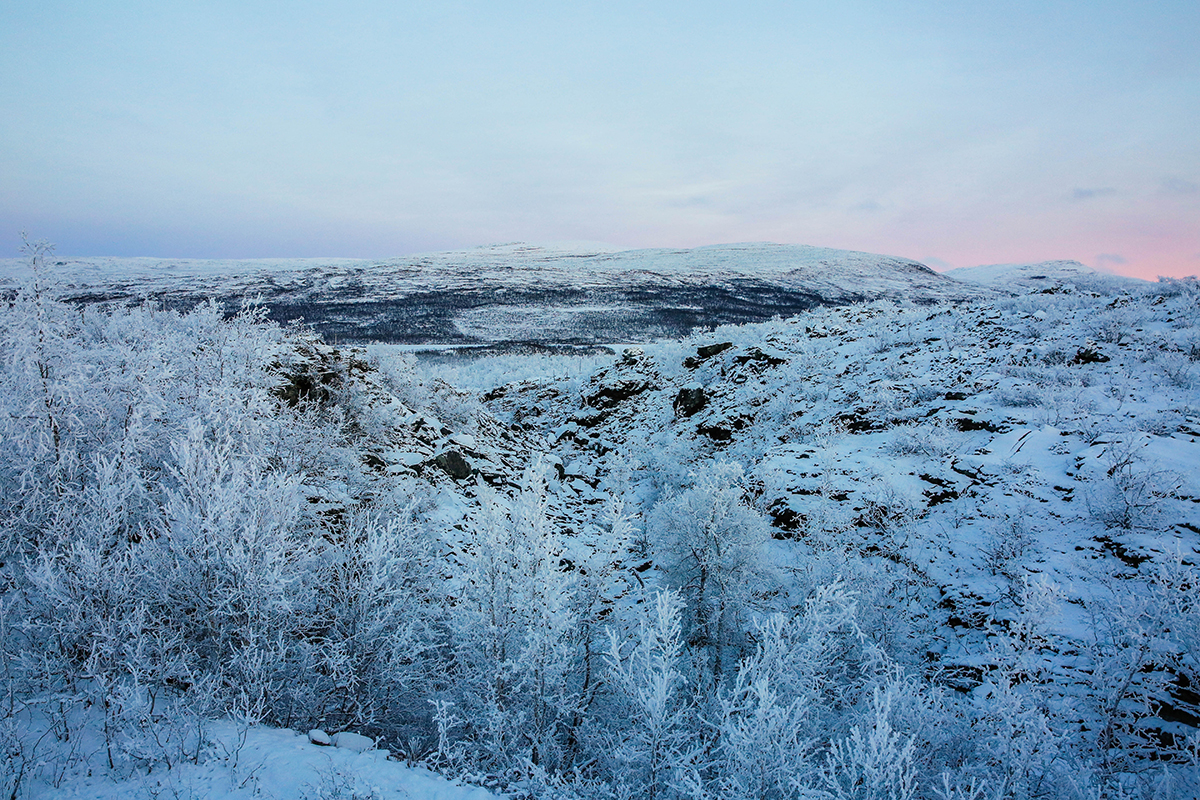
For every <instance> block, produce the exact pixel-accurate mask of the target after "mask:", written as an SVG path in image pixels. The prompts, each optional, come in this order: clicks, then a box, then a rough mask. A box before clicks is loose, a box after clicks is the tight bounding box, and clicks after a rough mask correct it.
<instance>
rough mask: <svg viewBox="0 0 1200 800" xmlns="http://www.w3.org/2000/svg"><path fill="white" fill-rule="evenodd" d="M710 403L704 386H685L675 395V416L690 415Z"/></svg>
mask: <svg viewBox="0 0 1200 800" xmlns="http://www.w3.org/2000/svg"><path fill="white" fill-rule="evenodd" d="M707 403H708V396H707V395H705V394H704V387H702V386H685V387H683V388H682V389H680V390H679V394H677V395H675V403H674V408H675V416H677V417H690V416H692V415H693V414H695V413H696V412H698V411H700V410H701V409H702V408H704V406H705V405H706V404H707Z"/></svg>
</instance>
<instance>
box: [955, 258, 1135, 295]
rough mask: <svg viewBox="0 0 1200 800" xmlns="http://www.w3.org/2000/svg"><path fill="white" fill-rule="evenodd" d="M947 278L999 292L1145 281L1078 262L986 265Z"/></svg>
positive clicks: (1116, 286)
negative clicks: (995, 289)
mask: <svg viewBox="0 0 1200 800" xmlns="http://www.w3.org/2000/svg"><path fill="white" fill-rule="evenodd" d="M944 274H945V275H946V276H947V277H950V278H953V279H955V280H958V281H966V282H968V283H977V284H983V285H985V286H992V287H995V288H998V289H1004V288H1009V289H1034V288H1039V287H1043V288H1045V287H1050V286H1053V285H1056V284H1058V285H1062V284H1070V285H1074V286H1078V287H1080V288H1085V289H1103V290H1116V291H1120V290H1122V289H1128V288H1132V287H1134V286H1138V285H1142V286H1144V285H1145V284H1146V281H1143V280H1139V279H1137V278H1129V277H1126V276H1124V275H1113V274H1110V273H1107V272H1100V271H1098V270H1094V269H1092V268H1091V267H1089V266H1086V265H1084V264H1080V263H1079V262H1078V261H1040V262H1038V263H1035V264H987V265H984V266H979V267H960V268H958V269H952V270H947V271H946V272H945V273H944Z"/></svg>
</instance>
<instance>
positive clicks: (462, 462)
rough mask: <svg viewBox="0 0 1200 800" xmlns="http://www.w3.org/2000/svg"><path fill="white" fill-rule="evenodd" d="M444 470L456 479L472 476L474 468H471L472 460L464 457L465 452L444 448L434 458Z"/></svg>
mask: <svg viewBox="0 0 1200 800" xmlns="http://www.w3.org/2000/svg"><path fill="white" fill-rule="evenodd" d="M434 461H435V462H436V463H437V465H438V466H439V467H441V468H442V470H443V471H444V472H445V473H446V474H447V475H449V476H450V477H451V478H453V479H454V480H456V481H461V480H465V479H466V478H469V477H471V474H472V473H473V472H474V470H473V469H472V468H471V462H469V461H467V459H466V458H464V457H463V454H462V453H460V452H458V451H457V450H443V451H442V452H441V453H438V455H437V457H436V458H434Z"/></svg>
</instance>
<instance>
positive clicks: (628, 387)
mask: <svg viewBox="0 0 1200 800" xmlns="http://www.w3.org/2000/svg"><path fill="white" fill-rule="evenodd" d="M649 388H650V381H648V380H646V379H644V378H618V379H616V380H610V381H606V382H605V383H602V384H600V386H599V387H598V388H597V389H596V390H595V391H594V392H592V393H591V394H590V395H588V396H587V398H586V400H585V402H586V403H587V404H588V405H589V406H591V407H592V408H613V407H614V406H616V405H619V404H620V403H622V402H624V401H625V400H628V399H629V398H631V397H633V396H634V395H638V394H641V393H642V392H644V391H646V390H647V389H649Z"/></svg>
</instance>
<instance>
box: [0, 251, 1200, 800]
mask: <svg viewBox="0 0 1200 800" xmlns="http://www.w3.org/2000/svg"><path fill="white" fill-rule="evenodd" d="M510 249H511V248H510ZM770 249H771V248H769V247H766V246H748V251H747V252H750V253H752V254H755V259H756V263H757V264H759V265H761V263H762V262H763V261H764V259H766V255H765V254H767V253H768V251H770ZM791 252H792V256H796V251H795V249H792V251H791ZM696 253H701V256H702V257H701V256H697V255H696ZM733 253H734V249H733V248H716V249H714V250H713V252H710V253H704V252H702V251H689V253H685V254H682V255H680V254H659V255H658V256H655V257H654V258H650V257H649V256H644V255H643V256H641V257H640V258H641V261H640V262H639V263H643V264H645V263H650V262H653V261H654V259H660V260H661V263H659V267H658V271H656V272H655V273H654V275H655V277H654V280H655V281H657V282H658V284H656V285H663V284H665V283H669V282H670V281H676V283H678V284H684V283H686V282H687V280H688V279H687V278H686V277H685V276H684V275H683V274H676V273H677V272H678V273H683V272H686V269H685V266H683V265H685V264H686V263H690V262H689V259H690V260H692V261H695V260H696V259H697V258H700V259H701V260H704V259H707V261H706V262H705V263H707V264H708V267H706V268H705V269H708V272H707V273H705V274H704V278H703V286H704V287H707V288H705V289H704V292H708V291H710V290H711V289H712V287H713V286H719V285H721V284H720V281H721V280H724V281H725V283H727V284H730V285H733V284H732V283H731V282H732V281H734V280H735V278H734V277H729V276H731V275H734V276H736V275H740V274H743V273H744V272H745V271H747V270H749V267H748V266H746V265H745V264H744V263H743V264H742V266H740V267H737V266H730V265H728V264H726V261H727V260H729V259H733V260H737V258H741V256H737V257H736V258H735V256H734V255H733ZM780 253H783V251H782V250H781V251H780ZM510 255H511V257H512V258H513V259H518V258H519V259H526V258H528V257H529V255H528V254H526V255H521V256H516V255H512V254H511V253H510ZM743 255H744V253H743ZM784 255H786V254H784ZM784 255H780V258H779V260H778V269H777V270H776V272H775V274H774V277H773V278H772V279H771V280H773V281H776V282H777V283H780V284H781V283H782V282H784V281H785V280H789V278H787V275H788V274H790V273H791V271H793V270H796V269H799V270H800V272H799V273H798V275H799V277H796V280H797V281H798V282H800V283H804V282H808V283H804V285H806V286H811V285H812V283H811V282H812V281H820V280H826V281H827V283H826V284H824V285H825V287H826V288H825V289H823V290H822V291H828V292H829V295H828V297H827V298H826V299H827V300H831V299H832V298H833V293H834V292H835V291H839V292H840V291H843V290H845V291H849V288H848V286H844V285H843V284H842V283H837V282H838V281H842V282H843V283H846V282H848V281H849V279H848V278H846V276H847V275H850V274H857V276H858V279H859V280H861V281H863V282H865V283H866V284H867V285H870V286H874V287H875V288H877V289H879V290H880V291H885V290H889V289H888V287H887V286H885V285H884V282H885V278H887V276H891V278H895V279H896V280H900V284H898V285H900V286H903V287H907V288H906V291H907V290H908V289H912V287H913V286H926V287H927V289H928V292H929V293H928V294H921V292H920V291H917V292H915V294H914V295H913V296H911V297H908V296H903V295H901V296H899V297H896V298H885V299H870V300H867V301H865V302H855V303H849V302H845V301H847V300H849V299H852V298H851V297H850V296H849V295H847V296H845V297H841V299H840V300H839V301H838V302H839V303H842V304H840V305H820V306H817V307H811V308H806V309H805V310H803V311H802V312H801V313H797V314H794V315H791V316H787V317H782V316H781V317H779V318H776V319H770V320H767V321H761V322H755V323H751V324H737V325H718V326H715V327H714V328H712V329H706V330H701V331H696V332H694V333H692V334H691V335H689V336H687V337H685V338H680V339H663V340H659V341H655V342H647V343H644V344H642V345H640V346H637V347H628V348H625V349H624V352H622V353H621V354H619V355H615V356H613V357H611V358H605V357H603V356H601V355H598V354H596V353H592V354H589V355H587V356H586V357H580V356H571V357H566V356H556V355H530V356H522V357H516V356H507V357H504V358H498V359H492V360H489V359H475V360H471V361H466V362H463V363H459V364H447V363H446V362H437V361H433V360H428V361H424V362H419V361H417V360H416V359H415V358H413V356H412V355H411V354H410V353H407V352H405V351H404V350H403V349H401V348H396V347H394V346H383V345H379V346H375V347H372V348H370V349H368V350H365V351H364V350H359V349H356V348H353V347H346V346H336V345H334V344H331V343H327V342H322V341H320V340H318V339H317V338H316V337H314V336H313V335H311V334H308V333H304V332H299V331H289V330H282V329H280V328H278V327H275V326H272V325H269V324H267V323H266V322H264V321H263V319H262V318H261V316H258V315H257V314H256V312H254V311H253V310H250V311H247V312H245V313H242V314H240V315H238V316H236V317H234V318H232V319H224V318H223V316H222V314H221V313H220V311H219V310H218V309H217V308H216V307H215V306H212V305H203V306H201V307H199V308H198V309H196V310H194V311H191V312H190V313H188V314H185V315H180V314H177V313H175V312H173V311H170V310H163V309H162V308H161V307H158V306H156V305H154V304H149V305H146V306H141V307H137V308H110V309H108V310H104V309H103V308H100V307H94V306H85V307H83V308H82V309H81V308H79V307H78V306H70V305H67V304H63V303H59V302H56V301H54V300H53V299H52V298H51V297H49V296H48V295H47V294H45V293H36V292H35V293H29V292H25V293H22V294H19V295H18V296H17V297H16V298H15V301H14V302H13V303H11V304H9V305H7V306H3V307H0V312H2V313H0V347H2V348H3V358H2V359H0V364H2V365H3V370H2V371H0V381H2V384H0V389H2V391H0V412H2V413H0V425H2V426H3V427H2V430H3V437H2V438H0V447H2V448H3V451H2V453H0V456H2V457H0V486H2V487H3V491H2V492H0V512H2V516H0V523H2V524H0V545H2V546H3V548H4V549H3V552H2V553H0V562H2V563H0V578H2V582H0V647H2V648H3V652H2V653H0V655H2V656H3V663H4V664H5V671H4V672H3V673H0V682H2V683H0V686H2V688H3V690H4V692H5V697H6V698H7V703H6V704H5V705H4V706H3V707H0V745H2V746H0V759H3V760H2V761H0V764H2V765H3V768H4V771H3V773H2V774H0V776H2V777H3V779H4V783H2V784H0V786H2V787H3V789H4V790H5V791H6V792H11V793H13V794H15V795H16V796H18V797H20V796H72V795H74V796H81V797H82V796H95V797H104V796H129V797H137V798H152V797H159V796H165V795H167V794H173V795H179V796H184V795H186V794H188V793H191V794H192V795H193V796H206V795H216V796H222V795H221V793H224V796H232V797H236V796H248V795H252V794H253V793H255V792H258V793H259V794H261V795H267V794H268V793H275V794H277V795H279V796H284V795H288V794H289V793H290V794H291V795H293V796H295V794H296V793H297V792H299V793H301V794H300V796H304V795H307V796H309V797H312V798H317V797H322V798H326V797H338V796H349V797H356V796H358V797H389V796H396V795H399V794H401V793H402V792H408V793H410V794H411V795H413V796H422V795H423V794H424V793H430V794H431V795H432V796H438V793H441V795H443V796H446V797H458V796H459V795H460V794H462V793H464V792H467V791H469V790H468V789H465V788H463V787H461V786H454V785H451V784H449V783H446V782H438V781H436V780H435V779H434V778H433V777H432V776H429V775H428V774H427V773H421V772H419V771H417V772H414V771H412V770H409V769H408V767H407V766H402V765H400V764H398V763H395V762H398V761H406V762H409V763H410V764H414V765H424V766H425V767H428V768H432V769H436V770H438V771H440V772H442V773H443V774H444V775H446V776H448V777H451V778H457V779H461V780H464V781H466V782H468V783H474V784H479V785H482V786H487V787H489V788H492V789H497V790H501V791H505V792H507V793H509V794H510V795H513V796H515V797H525V796H529V797H547V798H551V797H553V798H560V797H562V798H568V797H572V798H573V797H578V798H617V797H635V796H649V795H654V796H656V797H661V798H685V797H704V796H707V797H731V798H749V797H771V798H797V799H798V798H801V797H803V798H807V799H810V800H811V798H820V799H821V800H843V798H850V797H863V796H867V797H889V798H891V797H894V798H905V800H916V798H931V799H932V798H939V800H950V798H954V800H968V798H969V800H980V798H988V799H989V800H991V799H992V798H996V799H997V800H998V798H1001V797H1014V798H1022V800H1025V799H1026V798H1036V797H1064V798H1078V799H1079V800H1083V798H1095V797H1108V796H1111V797H1139V798H1146V800H1149V798H1162V799H1165V798H1173V799H1174V800H1182V799H1184V798H1192V797H1195V796H1196V791H1197V787H1200V732H1198V724H1200V697H1198V695H1197V687H1198V686H1200V595H1198V594H1197V592H1196V586H1197V585H1200V563H1198V562H1200V484H1198V483H1197V478H1196V476H1197V475H1200V445H1198V443H1197V441H1196V439H1197V437H1198V436H1200V329H1198V328H1197V321H1198V320H1200V287H1198V285H1197V283H1196V282H1195V281H1194V280H1184V281H1165V282H1160V283H1158V284H1146V283H1124V284H1120V285H1118V284H1115V283H1107V284H1105V283H1087V282H1086V281H1087V280H1088V276H1087V275H1086V274H1081V273H1079V272H1077V271H1075V268H1074V267H1070V265H1067V266H1066V267H1063V268H1062V269H1061V270H1059V271H1058V272H1054V271H1053V270H1051V269H1048V268H1046V267H1045V265H1041V267H1040V269H1037V270H1032V271H1031V270H1030V269H1028V268H1021V267H1018V268H1006V270H1007V271H1002V270H993V272H992V274H991V276H990V279H991V280H995V281H999V282H1001V284H1002V289H1001V288H987V287H982V288H978V287H977V288H974V289H967V290H966V291H965V293H964V292H963V291H961V290H960V289H959V288H956V287H961V286H968V284H961V283H960V284H954V283H951V282H950V279H948V278H943V277H940V276H936V275H932V276H931V275H930V274H927V272H926V271H925V270H924V268H922V267H919V266H916V265H908V266H905V265H903V264H897V265H893V266H891V267H887V268H886V269H885V268H882V267H880V264H879V262H878V260H877V259H878V257H864V261H863V263H862V264H860V265H859V266H858V267H855V266H854V263H853V259H849V260H848V261H846V262H844V263H842V266H841V267H838V268H837V269H832V268H831V267H830V266H829V264H827V263H825V262H823V261H822V260H821V259H822V258H824V256H821V257H818V256H815V255H813V254H811V253H810V255H812V258H811V259H810V260H809V262H805V263H807V264H808V266H804V267H803V268H802V269H801V268H798V267H796V264H797V263H799V262H797V261H796V259H795V258H791V260H789V258H790V257H789V258H785V257H784ZM801 255H803V254H801ZM490 257H491V256H487V255H486V254H485V255H483V256H480V258H481V259H485V258H490ZM506 257H508V256H506ZM621 257H622V254H619V253H617V254H601V253H598V252H592V251H587V252H584V253H582V254H581V258H584V259H604V258H611V259H619V258H621ZM564 258H565V257H564V256H562V254H561V253H559V254H557V255H554V256H553V257H550V256H548V257H547V259H548V261H547V264H548V265H549V266H545V267H544V269H545V271H546V273H547V274H548V275H551V276H553V280H559V281H562V280H565V278H564V277H563V275H564V274H565V272H566V271H568V270H567V267H566V266H565V263H564V261H563V259H564ZM630 258H632V257H630ZM451 260H453V259H451ZM785 262H786V264H785ZM598 263H599V262H598ZM672 265H674V266H672ZM786 265H790V266H787V268H786V269H785V268H784V267H785V266H786ZM455 269H458V268H457V267H455ZM480 269H482V268H481V267H479V266H478V265H476V266H475V267H472V269H470V270H468V269H466V268H463V271H462V274H463V276H464V278H463V280H467V277H466V276H467V274H468V273H471V274H475V275H478V274H480ZM614 269H616V268H614ZM831 269H832V271H830V270H831ZM855 269H858V270H859V272H858V273H854V270H855ZM472 270H473V272H472ZM737 270H742V271H743V272H742V273H739V272H737ZM518 271H520V270H518ZM501 272H502V271H501ZM600 272H601V270H600V269H599V268H597V267H595V265H593V266H592V267H590V268H589V269H588V270H587V271H585V273H584V274H585V275H588V276H591V277H589V278H588V281H590V282H592V283H596V284H599V283H602V280H601V277H597V276H598V275H599V274H600ZM627 272H628V270H616V271H615V272H614V273H613V275H612V276H610V278H612V280H614V281H617V280H618V277H614V276H624V277H621V278H620V279H621V280H624V279H626V278H628V279H629V280H641V278H637V277H632V278H631V277H629V276H628V275H627V274H626V273H627ZM1023 272H1027V273H1030V274H1028V275H1026V279H1027V281H1028V286H1027V287H1026V286H1025V285H1023V284H1022V283H1021V282H1020V279H1019V276H1020V274H1022V273H1023ZM1051 273H1053V274H1051ZM721 275H724V276H726V277H725V278H720V276H721ZM831 275H832V276H833V277H830V276H831ZM896 276H900V277H896ZM1014 276H1016V277H1014ZM1037 276H1042V277H1037ZM525 277H528V276H525ZM891 278H887V279H891ZM502 279H503V277H501V278H497V279H496V280H497V281H500V280H502ZM222 280H225V278H224V277H222ZM514 280H516V279H515V278H514ZM521 280H524V278H522V279H521ZM546 280H547V281H550V280H551V279H550V278H546ZM872 281H873V282H874V283H871V282H872ZM223 285H229V284H223ZM798 285H799V284H798ZM830 287H832V288H830ZM685 288H687V289H688V291H691V290H692V289H694V287H685ZM892 288H895V287H892ZM730 291H731V292H732V291H734V290H732V289H731V290H730ZM736 291H739V292H740V291H741V289H740V288H738V289H737V290H736ZM922 291H924V290H922ZM702 294H703V293H702ZM660 299H661V297H660ZM556 302H557V301H556ZM646 302H648V303H649V302H651V301H649V300H647V301H646ZM456 313H459V312H456ZM538 313H546V314H559V315H561V314H563V313H564V312H563V311H562V307H561V306H556V305H555V304H554V303H551V304H550V306H549V307H548V308H541V310H540V311H539V312H538ZM581 313H582V312H581ZM530 314H532V312H530ZM481 315H482V312H481ZM484 316H486V315H484ZM456 319H457V322H456V324H460V325H465V324H467V323H466V322H464V321H463V320H469V319H470V318H469V317H468V316H466V315H465V312H461V313H459V316H458V317H457V318H456ZM504 319H505V318H499V317H496V318H486V319H483V320H482V321H480V320H476V321H475V323H474V324H477V326H478V330H479V331H483V333H480V334H478V337H477V338H480V339H481V338H482V337H483V336H484V335H485V333H486V331H488V330H492V328H489V327H488V326H489V325H491V326H494V325H498V324H503V325H508V324H509V323H510V322H512V321H513V320H516V319H517V317H513V318H512V319H510V320H509V322H505V321H504ZM497 320H499V321H497ZM535 327H536V326H535ZM534 334H538V331H537V330H534ZM539 335H540V334H539ZM464 364H465V365H464ZM506 373H508V374H509V375H510V376H519V377H520V380H509V379H507V378H506V377H504V376H505V374H506ZM459 376H466V377H467V378H469V380H470V384H471V389H472V390H476V389H477V390H479V391H478V392H477V393H475V392H473V391H472V392H468V391H465V390H464V389H462V388H458V387H455V386H453V385H451V383H448V382H447V381H445V380H443V379H442V378H443V377H447V378H454V379H457V378H458V377H459ZM271 726H274V727H275V728H277V729H276V730H271V729H270V727H271ZM316 727H319V728H321V729H322V730H324V731H327V732H329V733H335V732H338V733H342V734H345V735H346V737H345V738H346V740H347V741H348V742H349V743H354V742H360V741H362V740H360V739H358V738H357V735H365V736H368V737H372V738H374V739H377V741H378V744H379V747H380V751H379V752H378V753H376V754H374V755H365V756H355V755H351V753H350V752H343V751H348V750H349V748H342V749H341V750H332V751H330V750H328V749H326V748H322V747H319V746H318V745H316V744H313V743H312V742H310V741H308V739H307V738H306V737H304V736H303V735H297V734H296V733H293V732H290V731H289V730H284V729H294V730H295V731H298V732H301V734H302V733H303V732H306V731H308V730H309V729H310V728H316ZM351 734H355V735H351ZM315 738H320V737H319V736H317V737H315ZM385 750H386V751H387V752H384V751H385ZM327 762H328V763H327ZM239 793H240V795H239Z"/></svg>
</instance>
